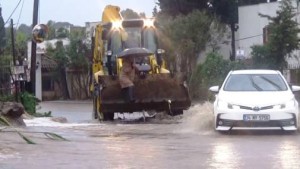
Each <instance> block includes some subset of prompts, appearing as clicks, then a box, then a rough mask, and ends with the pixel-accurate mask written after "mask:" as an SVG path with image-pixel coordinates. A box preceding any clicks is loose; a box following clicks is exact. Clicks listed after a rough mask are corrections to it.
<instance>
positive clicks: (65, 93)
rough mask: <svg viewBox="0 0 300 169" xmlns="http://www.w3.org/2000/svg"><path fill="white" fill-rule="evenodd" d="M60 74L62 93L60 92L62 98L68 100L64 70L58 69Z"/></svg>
mask: <svg viewBox="0 0 300 169" xmlns="http://www.w3.org/2000/svg"><path fill="white" fill-rule="evenodd" d="M60 74H61V84H62V89H63V91H62V92H63V98H64V99H70V94H69V90H68V83H67V74H66V70H65V69H64V68H61V69H60Z"/></svg>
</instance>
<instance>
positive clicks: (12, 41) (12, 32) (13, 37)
mask: <svg viewBox="0 0 300 169" xmlns="http://www.w3.org/2000/svg"><path fill="white" fill-rule="evenodd" d="M10 24H11V30H10V31H11V47H12V49H11V50H12V56H13V63H14V68H16V66H17V64H16V49H15V34H14V21H13V19H11V20H10ZM16 76H17V74H16ZM14 84H15V101H16V102H18V101H19V99H18V97H19V96H18V95H19V91H18V81H17V77H15V79H14Z"/></svg>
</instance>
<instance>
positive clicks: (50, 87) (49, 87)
mask: <svg viewBox="0 0 300 169" xmlns="http://www.w3.org/2000/svg"><path fill="white" fill-rule="evenodd" d="M42 90H43V91H54V81H53V80H52V79H51V78H50V77H47V76H46V77H43V80H42Z"/></svg>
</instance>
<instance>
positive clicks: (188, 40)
mask: <svg viewBox="0 0 300 169" xmlns="http://www.w3.org/2000/svg"><path fill="white" fill-rule="evenodd" d="M158 22H159V23H160V25H161V27H160V28H159V29H160V31H161V32H163V35H165V36H166V37H167V38H164V37H163V36H161V35H160V37H162V38H160V40H161V41H162V42H161V43H163V46H164V47H165V49H166V50H167V51H172V53H168V56H169V57H170V56H171V57H174V56H177V57H178V58H172V59H167V60H169V61H170V60H173V61H176V60H177V62H179V63H178V65H180V70H181V71H182V72H186V73H188V75H191V73H192V71H193V70H194V68H195V66H196V63H197V60H198V57H199V54H200V53H201V52H202V51H204V50H205V48H206V47H207V46H208V45H209V46H211V47H212V48H217V44H216V43H215V42H217V40H216V38H215V37H217V36H218V35H220V34H222V35H223V34H224V32H225V27H224V25H222V24H220V23H219V21H218V20H217V19H216V18H214V17H212V16H211V15H209V14H208V13H207V12H204V11H198V10H195V11H193V12H191V13H190V14H188V15H186V16H184V15H179V16H177V17H175V18H174V19H172V18H170V17H167V16H165V15H159V16H158ZM213 41H214V42H213Z"/></svg>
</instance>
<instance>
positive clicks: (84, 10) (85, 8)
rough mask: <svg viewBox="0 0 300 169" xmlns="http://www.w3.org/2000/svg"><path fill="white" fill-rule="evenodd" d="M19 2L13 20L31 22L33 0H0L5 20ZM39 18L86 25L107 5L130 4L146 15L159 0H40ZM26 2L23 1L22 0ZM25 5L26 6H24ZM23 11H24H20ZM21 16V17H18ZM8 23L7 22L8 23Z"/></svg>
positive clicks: (135, 9)
mask: <svg viewBox="0 0 300 169" xmlns="http://www.w3.org/2000/svg"><path fill="white" fill-rule="evenodd" d="M19 1H21V2H20V5H19V6H18V8H17V10H16V11H15V13H14V14H13V15H12V19H13V20H14V23H17V22H18V20H19V24H21V23H25V24H27V25H31V24H32V14H33V1H34V0H0V5H1V7H2V16H3V19H4V22H6V20H7V19H8V17H9V15H10V14H11V13H12V11H13V10H14V8H15V7H16V6H17V4H18V3H19ZM39 1H40V5H39V6H40V9H39V21H38V23H47V21H49V20H53V21H56V22H61V21H66V22H70V23H72V24H74V25H78V26H84V25H85V22H94V21H100V20H101V16H102V10H103V9H104V7H105V6H106V5H109V4H110V5H117V6H119V7H120V8H121V10H125V9H127V8H130V9H133V10H134V11H136V12H138V13H140V12H145V13H146V15H147V17H151V16H152V11H153V8H154V6H155V2H156V0H39ZM23 2H24V3H23ZM22 5H23V8H22ZM21 11H22V12H21ZM19 16H20V19H18V18H19ZM6 26H8V24H7V25H6Z"/></svg>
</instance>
